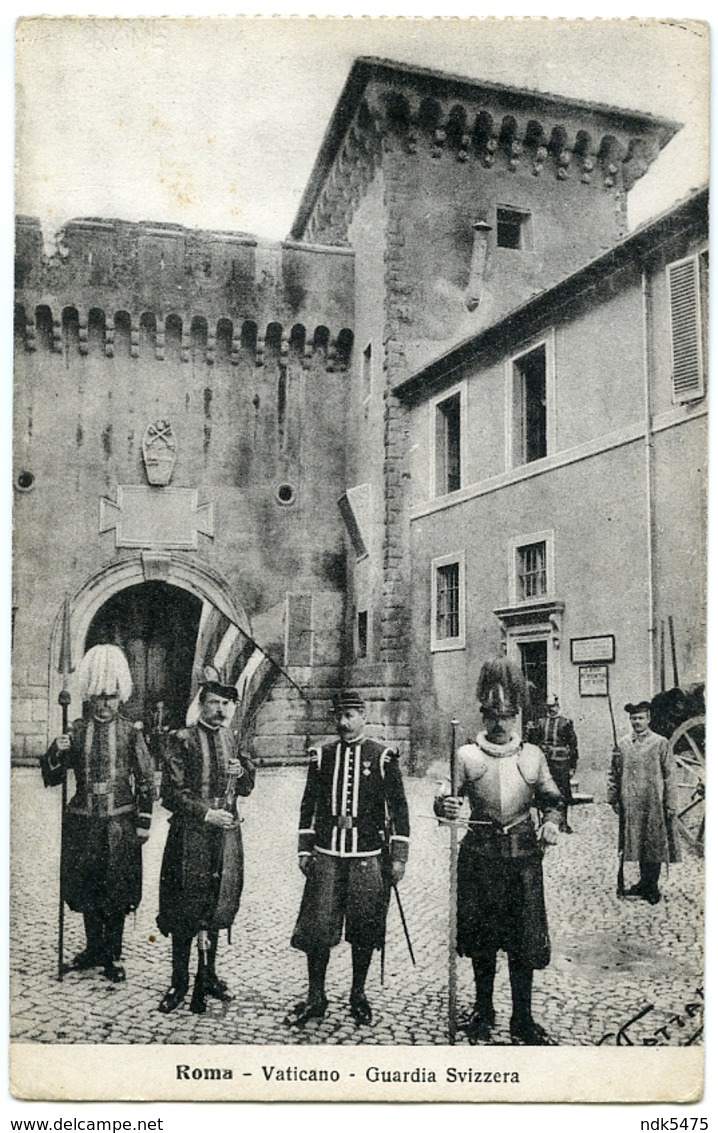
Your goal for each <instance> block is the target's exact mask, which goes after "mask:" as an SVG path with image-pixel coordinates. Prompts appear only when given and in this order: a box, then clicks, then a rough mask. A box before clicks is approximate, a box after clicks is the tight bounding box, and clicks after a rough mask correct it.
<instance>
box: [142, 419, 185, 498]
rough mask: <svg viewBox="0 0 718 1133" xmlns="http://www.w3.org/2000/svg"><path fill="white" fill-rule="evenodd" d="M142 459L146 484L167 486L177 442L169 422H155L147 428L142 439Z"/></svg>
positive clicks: (170, 476)
mask: <svg viewBox="0 0 718 1133" xmlns="http://www.w3.org/2000/svg"><path fill="white" fill-rule="evenodd" d="M142 459H143V460H144V462H145V474H146V476H147V483H148V484H152V485H154V486H155V487H160V488H164V487H165V486H166V485H167V484H169V482H170V480H171V479H172V469H173V468H174V466H175V460H176V459H177V440H176V438H175V435H174V432H173V430H172V426H171V425H170V423H169V421H164V420H162V421H155V422H154V423H153V424H152V425H148V426H147V428H146V429H145V435H144V437H143V438H142Z"/></svg>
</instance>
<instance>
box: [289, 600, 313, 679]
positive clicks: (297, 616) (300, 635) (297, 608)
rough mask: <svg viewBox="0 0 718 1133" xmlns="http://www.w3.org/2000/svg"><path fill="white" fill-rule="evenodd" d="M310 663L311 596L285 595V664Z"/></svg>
mask: <svg viewBox="0 0 718 1133" xmlns="http://www.w3.org/2000/svg"><path fill="white" fill-rule="evenodd" d="M311 663H312V596H311V594H287V624H286V641H285V664H287V665H311Z"/></svg>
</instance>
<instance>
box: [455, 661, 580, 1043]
mask: <svg viewBox="0 0 718 1133" xmlns="http://www.w3.org/2000/svg"><path fill="white" fill-rule="evenodd" d="M477 696H478V699H479V703H480V705H481V714H482V717H483V720H484V730H483V731H481V732H479V734H478V736H477V737H476V741H475V743H470V744H465V745H464V746H463V747H461V748H459V751H458V752H457V760H456V762H457V774H456V780H457V781H456V784H455V787H456V794H455V795H452V793H451V784H450V783H448V782H447V783H444V784H443V785H442V786H441V787H440V789H439V792H438V794H437V797H436V799H435V801H434V811H435V813H436V814H437V815H438V816H439V817H440V818H448V819H456V818H458V817H459V815H460V811H461V806H462V803H463V800H464V798H467V799H468V800H469V803H470V805H471V815H470V819H469V827H468V833H467V834H466V836H465V837H464V839H463V840H462V843H461V848H460V850H459V860H458V893H457V897H458V902H457V914H458V915H457V951H458V953H459V955H460V956H470V957H471V961H472V964H473V968H474V982H475V985H476V999H475V1003H474V1008H473V1011H472V1012H471V1014H470V1016H469V1018H468V1019H467V1020H465V1022H463V1023H462V1029H463V1030H465V1031H466V1033H467V1035H468V1038H469V1041H470V1042H472V1043H476V1042H481V1043H485V1042H490V1041H491V1032H492V1029H493V1027H494V1024H495V1014H494V1003H493V992H494V978H495V973H496V960H497V955H498V953H499V951H504V952H506V954H507V956H508V966H509V979H510V982H511V999H512V1008H513V1010H512V1014H511V1021H510V1033H511V1039H512V1041H513V1042H514V1043H516V1044H517V1045H525V1046H547V1045H552V1040H551V1039H550V1037H549V1036H548V1035H547V1033H546V1031H545V1030H544V1028H543V1027H542V1026H541V1025H540V1024H539V1023H537V1022H536V1021H535V1020H534V1018H533V1014H532V1006H531V999H532V990H533V975H534V971H535V970H537V969H540V968H545V967H546V966H547V965H548V963H549V960H550V958H551V942H550V938H549V929H548V921H547V917H546V905H545V901H544V889H543V869H542V858H543V850H544V847H545V846H547V845H553V844H555V843H556V842H558V839H559V825H560V823H561V818H562V801H561V795H560V792H559V790H558V788H557V786H556V784H555V783H554V781H553V779H552V778H551V773H550V772H549V769H548V764H547V762H546V757H545V756H544V754H543V752H542V751H541V750H540V748H538V747H535V746H534V745H533V744H528V743H522V740H521V734H520V727H519V719H520V714H521V710H522V708H523V707H524V705H525V701H526V694H525V680H524V677H523V675H522V673H521V671H520V670H519V669H518V668H516V667H515V666H514V665H513V664H512V663H511V662H509V661H508V660H507V659H506V658H503V657H502V658H499V659H497V660H496V661H487V662H486V664H485V665H483V666H482V669H481V672H480V674H479V683H478V688H477ZM534 808H535V809H536V810H537V811H538V813H539V815H540V824H539V827H538V829H537V828H536V826H535V824H534V821H533V818H532V814H531V812H532V810H533V809H534Z"/></svg>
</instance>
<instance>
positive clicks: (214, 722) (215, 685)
mask: <svg viewBox="0 0 718 1133" xmlns="http://www.w3.org/2000/svg"><path fill="white" fill-rule="evenodd" d="M236 701H237V690H236V688H234V687H233V686H232V685H224V684H222V683H221V682H220V681H214V680H211V681H207V682H206V683H205V684H203V686H202V688H201V690H200V694H199V719H198V721H197V723H196V724H193V725H192V726H191V727H188V728H182V729H180V730H179V731H177V732H174V733H171V734H170V736H169V739H168V743H167V750H166V754H165V767H164V771H163V781H162V803H163V805H164V806H165V807H166V808H167V810H169V811H171V813H172V817H171V818H170V829H169V834H168V836H167V844H166V846H165V852H164V856H163V859H162V871H161V875H160V909H159V915H158V917H157V925H158V927H159V929H160V931H161V932H162V933H163V934H164V935H165V936H167V935H171V936H172V983H171V986H170V987H169V988H168V990H167V991H166V992H165V994H164V996H163V997H162V1000H161V1002H160V1004H159V1008H158V1010H159V1011H161V1012H162V1014H165V1015H166V1014H168V1013H169V1012H170V1011H174V1010H175V1008H177V1007H179V1005H180V1003H181V1002H182V1000H183V999H184V998H185V996H186V994H187V991H188V988H189V959H190V952H191V949H192V940H193V939H194V937H195V936H198V950H199V952H200V955H199V956H198V964H200V965H201V966H202V967H203V968H204V967H205V966H206V975H205V978H204V980H203V985H204V986H203V992H202V994H201V995H200V996H198V997H195V996H193V998H192V1003H191V1008H192V1010H193V1011H203V1010H204V1009H205V1005H204V996H205V995H210V996H213V997H214V998H215V999H219V1000H223V1001H228V1000H230V999H232V995H231V993H230V991H229V989H228V987H227V985H226V983H225V982H224V980H221V979H220V978H219V976H218V975H217V971H216V957H217V943H218V938H219V932H220V929H223V928H226V929H230V928H231V926H232V924H233V922H234V918H235V917H236V915H237V912H238V911H239V901H240V897H241V895H242V887H243V882H244V856H243V850H242V834H241V829H240V824H239V816H238V813H237V803H236V797H237V795H243V796H246V795H249V794H250V793H251V791H252V789H253V788H254V764H253V763H252V762H251V761H250V760H249V759H247V758H245V757H244V756H243V755H241V754H240V752H239V751H238V748H237V737H236V735H234V733H233V732H231V731H230V730H229V728H227V727H226V725H227V723H228V720H229V718H230V717H231V715H232V712H233V707H232V706H233V705H234V704H235V703H236Z"/></svg>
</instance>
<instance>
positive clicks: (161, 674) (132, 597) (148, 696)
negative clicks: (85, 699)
mask: <svg viewBox="0 0 718 1133" xmlns="http://www.w3.org/2000/svg"><path fill="white" fill-rule="evenodd" d="M201 614H202V601H201V599H200V598H198V597H197V596H196V595H194V594H192V593H190V592H189V591H188V590H184V589H181V588H180V587H178V586H172V585H170V584H169V583H167V582H158V581H151V582H142V583H140V584H139V585H135V586H127V587H125V588H124V589H123V590H120V591H118V592H117V593H115V594H113V595H112V596H111V597H110V598H108V600H107V601H106V602H105V603H104V604H103V605H102V606H101V607H100V609H99V610H98V611H97V613H96V614H95V615H94V617H93V618H92V621H91V622H90V626H89V628H88V631H87V637H86V640H85V649H90V648H91V647H92V646H93V645H101V644H103V643H110V644H113V645H118V646H119V647H120V648H121V649H122V650H123V652H124V654H125V656H126V657H127V661H128V663H129V666H130V672H131V674H132V684H133V692H132V697H131V699H130V700H129V701H128V702H127V704H126V706H125V708H124V711H125V712H126V713H127V715H129V716H130V717H131V718H132V719H134V720H141V721H142V722H143V724H144V726H145V730H146V732H147V734H148V735H149V734H152V733H153V732H154V731H155V730H156V729H157V728H158V726H160V727H162V726H163V727H166V728H180V727H182V726H183V725H184V722H185V714H186V712H187V707H188V705H189V702H190V699H191V695H192V675H193V663H194V659H195V646H196V642H197V634H198V628H199V623H200V617H201Z"/></svg>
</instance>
